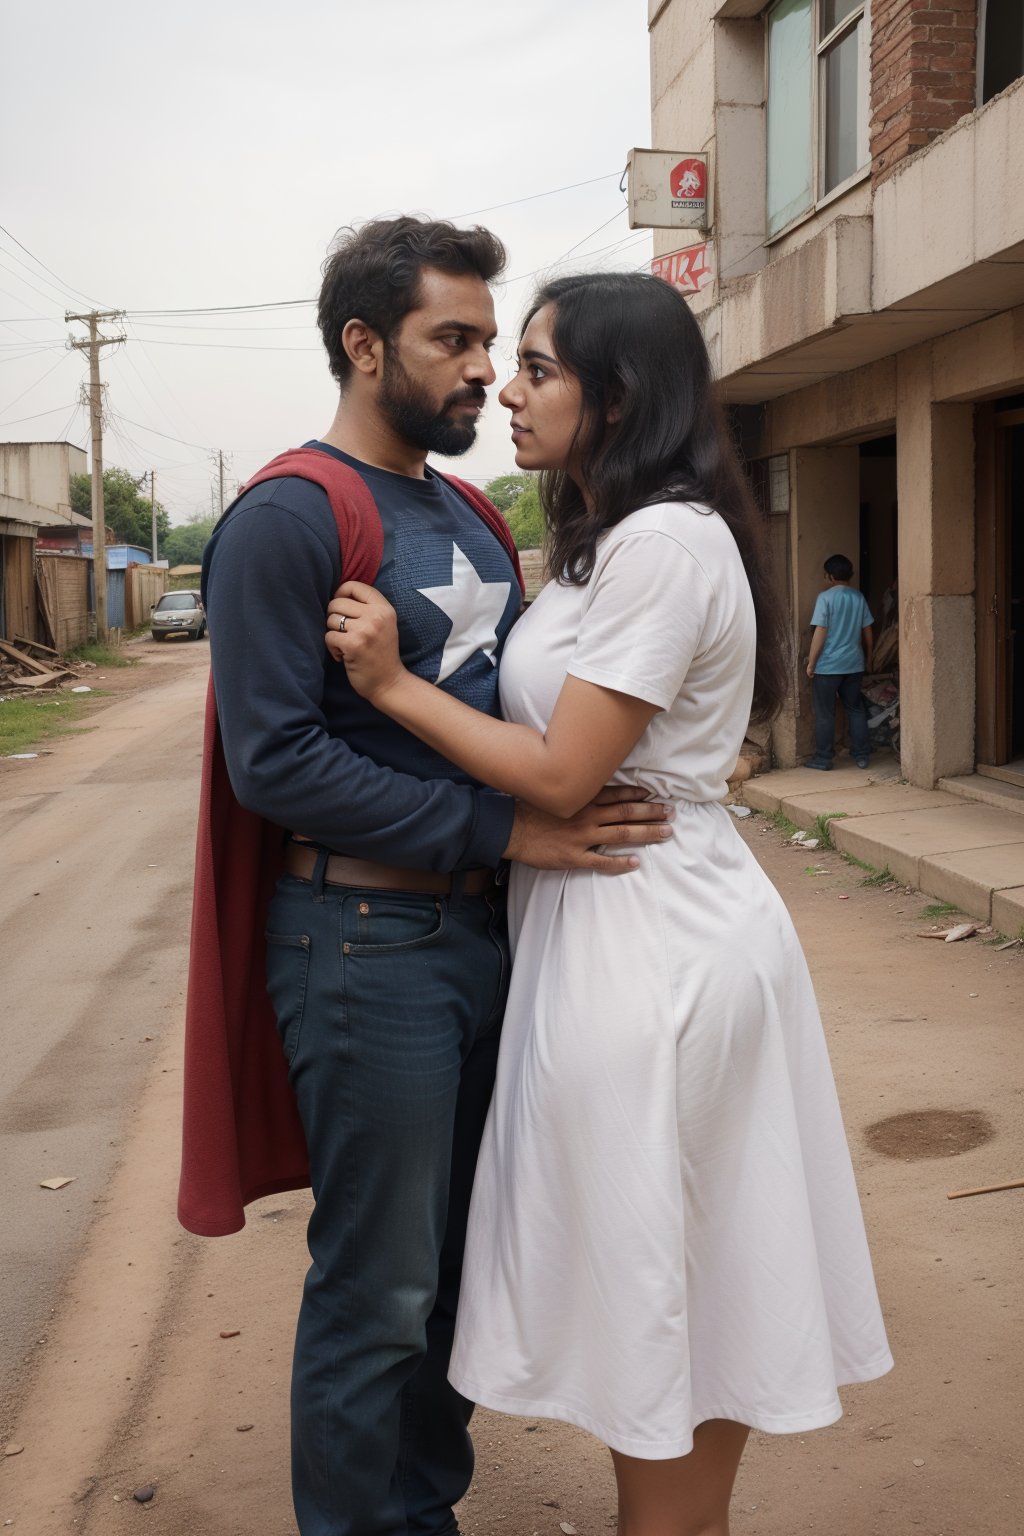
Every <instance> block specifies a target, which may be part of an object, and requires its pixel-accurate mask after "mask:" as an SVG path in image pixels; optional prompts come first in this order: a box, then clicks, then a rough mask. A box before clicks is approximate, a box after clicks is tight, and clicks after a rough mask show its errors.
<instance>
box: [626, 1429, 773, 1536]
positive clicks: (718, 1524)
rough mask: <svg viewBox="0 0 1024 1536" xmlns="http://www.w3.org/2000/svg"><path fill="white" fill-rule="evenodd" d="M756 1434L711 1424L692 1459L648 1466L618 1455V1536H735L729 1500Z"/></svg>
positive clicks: (697, 1435) (696, 1436) (697, 1439)
mask: <svg viewBox="0 0 1024 1536" xmlns="http://www.w3.org/2000/svg"><path fill="white" fill-rule="evenodd" d="M749 1433H750V1431H749V1430H748V1428H747V1426H746V1425H745V1424H734V1423H733V1422H732V1421H731V1420H730V1419H709V1420H708V1421H707V1423H705V1424H700V1425H698V1427H697V1428H696V1429H695V1430H694V1433H693V1450H692V1451H691V1452H690V1454H689V1455H688V1456H675V1457H673V1458H672V1459H671V1460H669V1461H642V1460H640V1459H639V1458H638V1457H636V1456H623V1455H622V1454H621V1452H619V1451H612V1461H613V1463H614V1464H615V1480H616V1482H617V1483H618V1489H619V1531H618V1536H729V1500H730V1499H731V1497H732V1486H733V1483H734V1482H735V1481H736V1473H737V1470H738V1468H739V1464H740V1457H741V1456H742V1455H743V1447H744V1446H745V1445H746V1443H747V1435H748V1434H749Z"/></svg>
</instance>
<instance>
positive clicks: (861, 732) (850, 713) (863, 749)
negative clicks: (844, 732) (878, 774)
mask: <svg viewBox="0 0 1024 1536" xmlns="http://www.w3.org/2000/svg"><path fill="white" fill-rule="evenodd" d="M863 680H864V674H863V672H845V673H843V672H815V674H814V676H813V677H812V678H811V699H812V701H813V703H814V761H815V762H816V763H831V761H832V753H833V748H834V743H835V734H836V695H837V694H838V696H839V698H841V699H842V701H843V708H844V709H845V710H846V718H847V720H848V721H849V724H850V754H851V756H852V757H853V758H854V759H855V760H856V759H858V758H865V757H870V756H871V738H870V736H869V735H868V712H867V710H866V708H865V707H864V695H863V694H862V693H861V691H860V685H861V683H862V682H863Z"/></svg>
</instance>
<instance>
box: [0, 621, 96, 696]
mask: <svg viewBox="0 0 1024 1536" xmlns="http://www.w3.org/2000/svg"><path fill="white" fill-rule="evenodd" d="M95 665H96V663H95V662H94V661H76V662H73V663H72V662H69V661H67V660H65V658H64V657H63V656H61V655H60V653H59V652H58V651H55V650H52V649H51V648H50V646H48V645H41V644H39V642H38V641H36V640H25V639H22V637H21V636H20V635H15V636H14V638H13V639H12V640H0V698H17V697H18V696H19V695H21V696H24V693H25V691H26V690H31V691H38V690H40V689H48V688H61V687H63V686H65V685H67V684H68V683H69V682H75V681H77V679H78V678H80V677H81V675H82V673H83V672H85V671H87V670H89V669H90V668H94V667H95Z"/></svg>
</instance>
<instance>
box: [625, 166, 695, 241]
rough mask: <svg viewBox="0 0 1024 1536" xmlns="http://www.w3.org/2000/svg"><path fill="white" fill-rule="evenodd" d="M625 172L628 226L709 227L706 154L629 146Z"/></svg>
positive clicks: (652, 227)
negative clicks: (627, 193) (627, 187)
mask: <svg viewBox="0 0 1024 1536" xmlns="http://www.w3.org/2000/svg"><path fill="white" fill-rule="evenodd" d="M627 174H628V177H629V226H630V228H631V229H708V228H710V225H711V198H710V191H709V185H710V178H709V176H708V157H707V155H705V154H689V153H688V152H686V151H682V150H680V151H671V150H663V149H631V150H630V152H629V163H628V167H627Z"/></svg>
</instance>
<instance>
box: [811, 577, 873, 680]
mask: <svg viewBox="0 0 1024 1536" xmlns="http://www.w3.org/2000/svg"><path fill="white" fill-rule="evenodd" d="M873 623H874V619H873V618H872V617H871V609H870V608H869V607H868V605H867V603H866V602H865V600H864V594H863V592H858V591H857V588H856V587H827V588H826V589H825V591H824V592H819V593H818V598H817V601H816V603H815V604H814V612H813V614H812V615H811V624H812V625H813V626H814V627H815V628H818V627H820V628H822V629H826V630H828V634H827V635H826V636H825V645H824V647H823V649H822V652H821V655H820V656H819V657H818V662H817V665H816V667H815V669H814V670H815V671H816V672H827V673H836V672H838V673H842V674H846V673H848V672H863V671H864V647H863V645H862V643H861V635H860V632H861V630H862V629H866V628H867V627H868V625H869V624H873Z"/></svg>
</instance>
